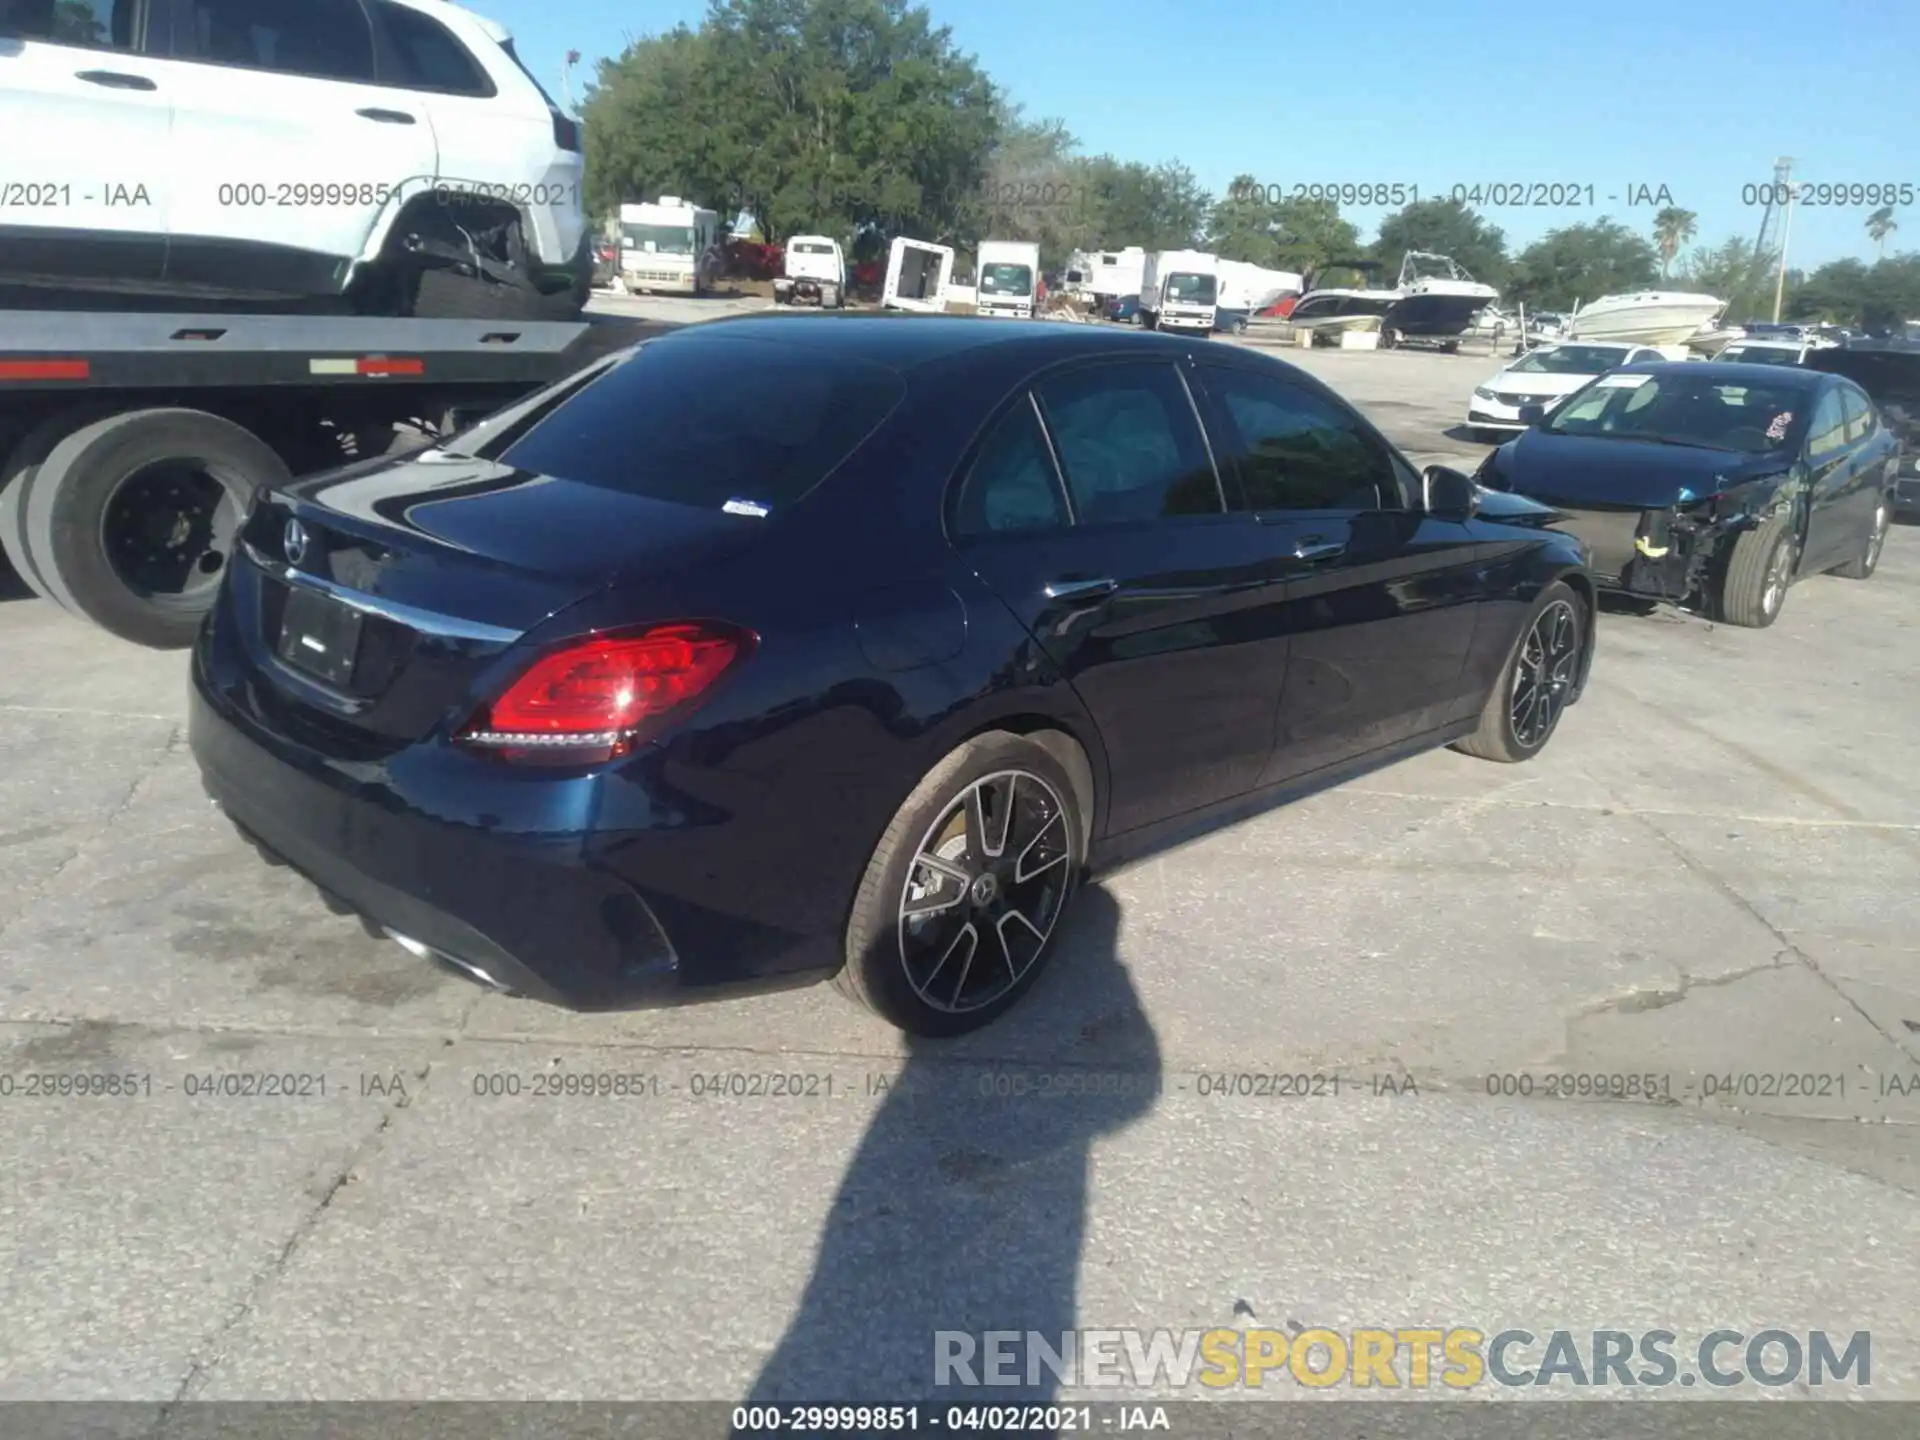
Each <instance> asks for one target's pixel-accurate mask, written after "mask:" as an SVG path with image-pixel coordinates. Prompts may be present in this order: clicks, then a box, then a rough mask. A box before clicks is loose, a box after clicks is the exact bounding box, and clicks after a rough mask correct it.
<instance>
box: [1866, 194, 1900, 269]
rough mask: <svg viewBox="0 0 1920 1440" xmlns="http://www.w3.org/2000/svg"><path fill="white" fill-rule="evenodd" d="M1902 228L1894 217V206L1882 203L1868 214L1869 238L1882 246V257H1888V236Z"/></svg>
mask: <svg viewBox="0 0 1920 1440" xmlns="http://www.w3.org/2000/svg"><path fill="white" fill-rule="evenodd" d="M1899 228H1900V226H1899V224H1898V223H1897V222H1896V221H1895V220H1894V218H1893V207H1892V206H1891V205H1882V206H1881V207H1880V208H1879V209H1878V210H1876V211H1874V212H1873V213H1872V214H1871V215H1869V216H1867V238H1868V239H1869V240H1871V241H1873V243H1874V244H1875V245H1877V246H1879V247H1880V258H1881V259H1882V260H1884V259H1886V258H1887V237H1888V236H1889V235H1891V234H1893V232H1894V231H1896V230H1898V229H1899Z"/></svg>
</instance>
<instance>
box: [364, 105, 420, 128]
mask: <svg viewBox="0 0 1920 1440" xmlns="http://www.w3.org/2000/svg"><path fill="white" fill-rule="evenodd" d="M353 113H354V114H356V115H358V116H360V117H361V118H362V119H363V120H378V121H379V122H380V123H381V124H382V125H411V124H413V116H411V115H409V114H408V113H407V112H406V111H404V110H380V109H377V108H374V107H369V108H367V109H365V110H356V111H354V112H353Z"/></svg>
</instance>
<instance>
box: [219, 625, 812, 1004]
mask: <svg viewBox="0 0 1920 1440" xmlns="http://www.w3.org/2000/svg"><path fill="white" fill-rule="evenodd" d="M216 619H217V616H216ZM222 648H223V647H222V645H221V644H220V641H219V638H218V636H212V637H211V638H206V637H203V639H202V641H201V644H200V645H199V647H197V648H196V650H195V651H194V661H193V673H192V684H191V693H190V696H189V711H188V737H189V742H190V745H191V748H192V751H193V755H194V758H195V760H196V762H197V763H198V765H199V767H200V772H201V778H202V783H203V784H204V786H205V788H206V791H207V793H208V795H209V796H210V797H211V798H212V799H213V800H214V801H215V803H216V804H218V805H219V806H220V808H221V809H222V811H224V812H225V814H226V815H227V816H228V818H229V819H231V820H232V821H233V822H234V823H235V824H236V825H237V826H238V827H239V828H240V829H241V831H242V832H243V833H244V834H245V835H246V836H247V838H249V839H250V840H251V841H253V842H254V843H255V844H256V845H258V846H259V847H260V848H262V849H263V850H264V851H266V852H267V853H268V854H269V855H270V856H271V857H272V858H277V859H279V860H283V861H284V862H286V863H287V864H289V865H291V866H292V867H293V868H294V869H295V870H297V871H299V872H300V873H302V874H303V875H305V876H306V877H307V878H308V879H309V880H311V881H312V882H313V883H314V884H315V885H317V886H318V887H319V888H320V889H321V890H323V891H324V892H326V893H327V894H328V895H330V896H331V897H333V898H334V899H335V900H337V901H338V902H340V903H341V904H343V905H344V906H346V907H348V908H350V909H351V910H353V911H354V912H356V913H358V914H359V915H360V916H362V917H363V918H364V919H366V920H367V921H368V922H370V923H371V924H372V925H373V926H375V927H377V928H379V929H381V930H384V931H386V932H388V933H389V934H391V935H393V936H394V937H395V938H400V937H405V938H406V940H408V941H411V942H414V943H413V944H412V945H409V946H408V948H409V949H415V951H416V953H419V950H418V949H417V948H416V947H421V948H424V949H425V950H428V951H432V952H438V954H439V955H441V956H442V957H444V958H447V959H450V960H452V961H453V962H455V963H456V964H457V965H458V966H459V967H460V968H463V969H467V970H468V971H469V972H471V971H474V970H478V971H480V972H483V974H482V976H481V977H479V978H485V979H490V980H491V981H493V982H494V983H496V984H497V985H499V986H500V987H501V988H504V989H507V990H511V991H513V992H516V993H518V994H521V995H525V996H527V997H529V998H532V999H537V1000H542V1001H545V1002H547V1003H550V1004H556V1005H563V1006H566V1007H569V1008H572V1009H580V1010H609V1009H628V1008H637V1007H644V1006H655V1005H672V1004H678V1003H683V1002H686V1001H691V1000H697V999H707V998H714V997H717V996H720V995H724V994H729V993H736V992H740V991H751V990H765V989H774V988H780V987H783V986H785V985H789V984H796V983H805V982H808V981H811V980H814V979H818V978H820V977H821V975H822V974H823V973H826V972H829V971H830V970H831V969H832V967H833V966H834V965H835V964H837V963H838V958H839V943H838V937H837V936H834V935H825V934H819V933H812V934H808V933H799V932H796V931H794V930H791V929H788V928H786V927H783V926H780V925H778V924H771V925H770V924H768V923H766V922H767V919H768V918H769V917H766V916H760V917H753V916H749V915H746V914H743V913H741V912H740V911H739V910H738V909H733V910H730V909H727V908H725V907H724V906H723V905H720V904H716V903H715V900H716V898H717V897H720V896H724V895H726V894H739V893H741V892H740V891H739V890H738V889H737V887H732V886H731V881H730V880H728V878H727V877H725V876H720V875H716V873H715V867H714V862H713V853H714V850H715V848H716V847H725V846H726V845H727V843H728V842H727V837H726V834H725V831H726V830H727V828H728V825H729V824H730V823H735V822H728V821H726V820H721V821H720V822H719V823H717V824H714V825H711V826H710V827H705V828H708V830H709V833H708V835H707V836H706V837H705V838H704V840H703V837H702V836H701V835H700V834H699V833H687V832H689V831H693V832H698V831H700V830H701V829H702V828H703V826H702V825H701V824H699V823H698V822H697V820H692V819H690V817H689V816H688V815H687V813H686V805H687V797H686V796H684V795H678V796H676V795H675V794H673V793H672V791H671V787H666V786H664V785H660V784H659V782H658V781H657V780H650V779H648V778H645V777H644V776H636V775H635V774H634V773H633V772H631V771H627V772H623V773H621V774H620V776H619V777H618V779H617V782H616V781H613V780H611V779H610V778H609V777H608V776H605V775H586V776H579V777H569V776H556V777H555V778H552V779H547V778H545V777H531V776H528V775H527V774H524V773H521V774H517V775H515V774H511V773H507V772H505V770H504V768H503V767H498V766H495V765H493V764H492V763H491V762H486V761H484V760H482V759H480V758H479V757H467V756H464V755H462V754H460V753H457V752H454V751H451V750H447V749H443V748H435V747H430V746H422V747H419V748H417V749H408V750H404V751H401V752H400V753H399V754H397V755H394V756H391V757H389V758H387V759H385V760H377V761H353V762H348V761H341V760H336V759H330V758H326V757H323V756H321V755H319V754H316V753H315V752H314V751H312V750H311V749H308V748H307V747H306V746H304V745H303V744H301V743H299V742H297V741H295V740H293V739H290V738H288V737H287V736H286V735H283V734H280V733H277V732H275V731H274V730H272V729H271V728H269V727H268V726H267V725H265V724H263V723H261V721H260V720H259V719H258V718H257V716H256V715H255V714H253V713H250V711H249V709H248V708H247V706H246V704H245V703H244V702H243V701H242V700H241V699H240V698H239V697H242V696H244V695H245V694H246V693H247V687H248V685H249V683H250V681H249V679H248V677H247V676H246V674H245V673H244V671H243V670H241V669H240V668H239V667H238V665H237V663H236V658H235V657H234V656H233V655H232V654H231V652H229V653H227V654H226V655H224V656H223V655H222V653H221V651H222ZM615 783H617V784H618V786H619V787H620V791H621V793H620V795H619V796H618V797H617V799H616V798H612V797H610V795H609V793H608V791H607V790H606V789H605V788H604V787H607V786H609V785H610V784H615ZM650 786H656V787H657V788H658V791H659V793H658V794H657V795H655V794H654V793H652V791H651V790H650V789H649V787H650ZM607 816H615V817H625V823H622V820H621V819H620V818H615V819H611V820H603V819H602V817H607ZM582 817H594V823H592V824H591V825H590V826H588V827H586V828H583V827H582V825H581V823H580V821H581V819H582ZM649 827H651V828H649ZM714 830H718V831H720V832H721V833H720V834H718V835H714V834H712V833H711V832H712V831H714ZM676 856H678V857H680V858H679V859H678V860H676V859H675V858H674V857H676ZM650 864H651V865H653V866H654V867H655V868H656V869H657V870H658V872H659V873H660V874H661V876H662V883H660V884H658V885H654V884H648V883H644V882H640V881H636V880H635V879H634V878H633V872H634V871H635V870H636V869H638V870H645V869H647V868H648V867H649V865H650ZM716 881H717V882H718V883H714V882H716ZM703 887H706V888H703Z"/></svg>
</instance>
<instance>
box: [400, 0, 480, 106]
mask: <svg viewBox="0 0 1920 1440" xmlns="http://www.w3.org/2000/svg"><path fill="white" fill-rule="evenodd" d="M373 8H374V13H375V14H376V15H378V16H379V17H380V23H381V24H382V25H384V26H385V27H386V30H387V38H388V39H389V40H390V41H392V44H393V59H394V62H395V63H396V64H397V65H398V66H399V70H400V73H399V74H398V75H397V76H391V77H387V78H389V79H393V80H397V81H398V82H399V83H400V84H401V85H405V86H408V87H410V88H412V89H416V90H444V91H446V92H447V93H448V94H451V95H481V96H490V95H492V94H493V93H494V88H493V82H492V81H491V80H489V79H488V78H487V76H486V72H485V71H483V70H482V69H481V68H480V66H479V64H478V63H477V62H476V61H475V60H474V58H473V57H472V56H471V55H469V54H468V53H467V48H466V46H464V45H462V44H461V43H460V42H459V41H458V40H457V39H455V38H454V35H453V32H452V31H451V30H449V29H447V27H446V26H444V25H442V24H441V23H440V22H439V21H438V20H435V19H434V18H433V17H432V16H430V15H422V14H421V13H420V12H419V11H418V10H410V9H408V8H407V7H406V6H405V5H395V4H394V3H392V0H375V4H374V7H373Z"/></svg>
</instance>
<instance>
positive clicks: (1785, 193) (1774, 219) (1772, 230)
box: [1749, 155, 1799, 325]
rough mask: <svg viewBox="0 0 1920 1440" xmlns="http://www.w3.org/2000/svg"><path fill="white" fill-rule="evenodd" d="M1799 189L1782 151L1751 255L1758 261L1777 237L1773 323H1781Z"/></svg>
mask: <svg viewBox="0 0 1920 1440" xmlns="http://www.w3.org/2000/svg"><path fill="white" fill-rule="evenodd" d="M1798 193H1799V190H1798V187H1797V186H1796V185H1795V184H1794V183H1793V157H1792V156H1791V155H1782V156H1781V157H1780V158H1779V159H1778V160H1776V161H1774V163H1773V186H1772V188H1771V189H1770V190H1768V192H1767V208H1766V211H1765V212H1764V213H1763V214H1762V215H1761V217H1760V237H1759V238H1758V239H1757V240H1755V241H1754V242H1753V258H1754V261H1755V263H1756V265H1757V264H1758V262H1759V260H1760V258H1761V257H1762V256H1764V255H1765V254H1766V253H1767V252H1768V251H1769V250H1772V249H1774V248H1775V245H1774V241H1775V238H1776V237H1777V238H1778V241H1779V246H1778V248H1779V251H1780V273H1779V274H1778V276H1776V277H1775V280H1774V287H1773V321H1774V323H1775V324H1776V325H1777V324H1779V323H1780V306H1781V302H1782V301H1783V300H1784V299H1785V297H1786V290H1787V241H1788V239H1789V238H1790V237H1791V235H1792V232H1793V201H1794V197H1795V195H1797V194H1798ZM1749 273H1751V272H1749ZM1754 278H1756V279H1758V278H1759V277H1758V276H1755V277H1754Z"/></svg>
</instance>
